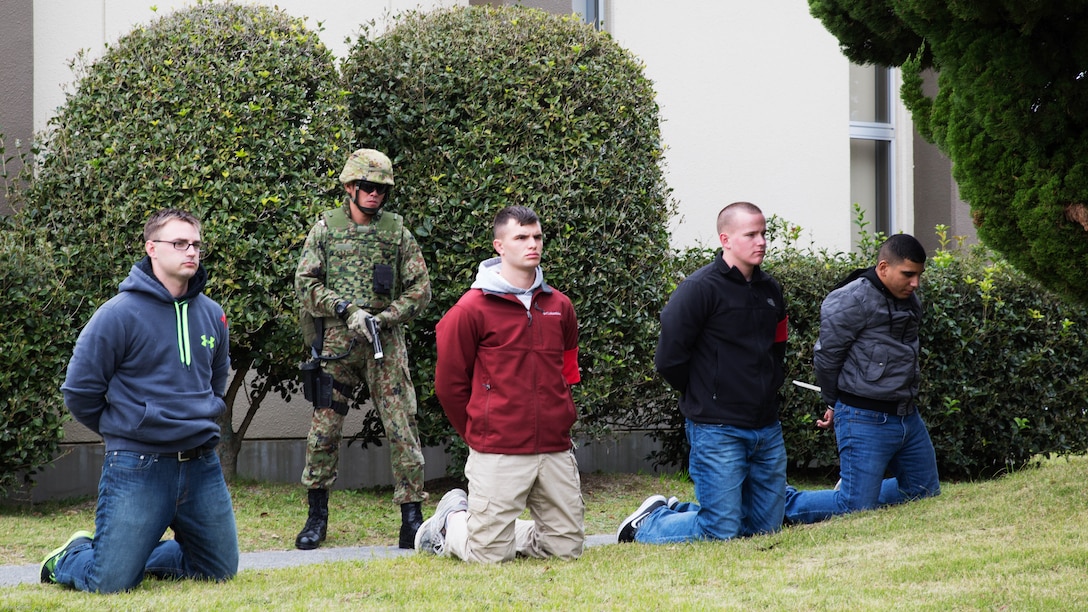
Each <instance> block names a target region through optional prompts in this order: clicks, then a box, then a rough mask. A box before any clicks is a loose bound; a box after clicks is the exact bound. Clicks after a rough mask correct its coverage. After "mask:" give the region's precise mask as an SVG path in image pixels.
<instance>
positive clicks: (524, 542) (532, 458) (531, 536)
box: [445, 450, 585, 563]
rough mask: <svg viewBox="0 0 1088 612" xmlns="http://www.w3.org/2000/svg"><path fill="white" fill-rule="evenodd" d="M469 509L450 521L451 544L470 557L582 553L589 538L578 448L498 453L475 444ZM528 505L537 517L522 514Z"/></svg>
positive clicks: (488, 559) (468, 471)
mask: <svg viewBox="0 0 1088 612" xmlns="http://www.w3.org/2000/svg"><path fill="white" fill-rule="evenodd" d="M465 475H466V476H467V477H468V487H469V495H468V511H467V512H454V513H453V514H450V515H449V517H448V519H447V521H446V547H445V550H446V552H447V553H448V554H452V555H454V556H456V557H458V558H460V559H464V560H465V561H475V562H479V563H495V562H499V561H509V560H511V559H513V558H514V557H515V556H516V555H520V556H523V557H535V558H544V557H559V558H561V559H577V558H578V557H579V556H581V554H582V548H583V545H584V543H585V503H584V502H583V501H582V484H581V478H580V477H579V476H578V462H577V461H576V460H575V458H574V452H573V451H565V452H560V453H547V454H542V455H495V454H488V453H478V452H476V451H473V450H470V451H469V456H468V462H467V463H466V464H465ZM526 508H528V509H529V513H530V515H531V516H532V519H533V520H521V519H518V516H520V515H521V513H522V511H524V510H525V509H526Z"/></svg>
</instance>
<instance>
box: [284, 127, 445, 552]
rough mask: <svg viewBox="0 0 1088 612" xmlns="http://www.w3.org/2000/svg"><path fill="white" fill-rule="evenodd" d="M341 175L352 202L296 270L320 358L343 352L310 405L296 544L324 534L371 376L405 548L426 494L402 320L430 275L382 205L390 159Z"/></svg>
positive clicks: (377, 158)
mask: <svg viewBox="0 0 1088 612" xmlns="http://www.w3.org/2000/svg"><path fill="white" fill-rule="evenodd" d="M340 182H341V183H342V184H343V185H344V190H345V191H346V198H345V200H346V201H345V202H344V205H343V206H342V207H341V208H337V209H334V210H330V211H326V212H325V213H324V214H322V215H321V217H320V218H319V219H318V221H317V224H316V225H314V227H313V228H312V229H311V230H310V233H309V235H308V236H307V237H306V244H305V246H304V247H303V249H302V257H301V259H300V261H299V264H298V270H297V271H296V273H295V289H296V291H297V292H298V296H299V300H300V301H301V303H302V309H303V311H304V314H308V315H310V316H312V317H314V318H315V319H318V318H320V319H322V320H323V321H324V336H323V338H324V346H323V348H322V356H324V357H330V356H338V355H344V354H346V356H344V357H343V358H341V359H332V360H322V361H321V364H322V368H323V370H324V373H326V374H329V375H331V377H332V381H333V382H332V388H333V392H332V401H331V405H329V406H320V405H318V406H315V408H314V416H313V423H312V424H311V425H310V434H309V438H308V440H307V447H306V469H305V470H304V471H303V473H302V484H303V485H305V486H306V487H307V488H308V490H309V491H308V495H309V506H310V512H309V517H308V519H307V521H306V525H305V527H304V528H303V529H302V532H301V533H299V534H298V538H297V539H296V540H295V546H296V547H297V548H300V549H304V550H309V549H313V548H317V547H318V546H320V545H321V542H322V541H324V539H325V533H326V530H327V527H328V494H329V488H330V487H332V485H333V483H334V482H335V481H336V473H337V463H338V461H339V455H340V442H341V439H342V435H343V426H344V417H345V415H347V412H348V403H349V402H350V400H351V397H352V396H353V394H354V390H355V388H356V387H357V386H358V385H359V384H360V383H361V382H366V385H367V387H368V388H369V390H370V398H371V401H372V402H373V403H374V406H375V407H376V408H377V409H378V413H379V414H380V415H381V419H382V424H383V425H384V426H385V433H386V437H387V438H388V440H389V446H390V454H391V460H392V465H393V477H394V480H395V483H396V484H395V491H394V494H393V501H394V503H397V504H400V507H401V529H400V547H401V548H412V547H413V545H414V538H415V532H416V530H417V529H418V528H419V525H420V523H422V521H423V514H422V511H421V507H420V502H422V501H423V499H424V498H425V495H426V494H425V493H424V491H423V453H422V451H421V449H420V444H419V433H418V431H417V428H416V419H415V415H416V396H415V389H414V387H413V386H412V379H411V376H410V374H409V372H408V353H407V350H406V349H405V344H404V331H403V329H402V325H403V324H404V323H405V322H407V321H409V320H411V319H412V318H413V317H415V316H416V315H418V314H419V313H420V312H422V311H423V309H424V308H426V306H427V303H428V302H430V300H431V281H430V277H429V276H428V274H427V265H426V263H424V261H423V254H422V252H421V251H420V249H419V245H418V244H417V243H416V241H415V239H414V238H413V237H412V234H411V232H409V231H408V230H407V229H406V228H405V227H404V224H403V220H402V219H401V217H400V216H399V215H397V214H395V213H392V212H389V211H384V210H382V204H383V203H384V202H385V199H386V197H387V196H388V193H389V190H390V188H391V187H392V186H393V166H392V164H391V163H390V161H389V158H388V157H386V156H385V155H384V154H383V153H381V152H379V151H375V150H373V149H360V150H358V151H355V152H354V153H352V154H351V157H349V158H348V161H347V164H345V166H344V171H343V172H342V173H341V174H340ZM367 319H371V323H374V322H376V323H377V324H378V325H377V329H378V330H379V337H380V340H381V343H382V348H383V350H384V358H382V359H376V358H375V356H374V351H373V349H372V345H371V332H370V331H369V330H368V328H367V325H366V323H367Z"/></svg>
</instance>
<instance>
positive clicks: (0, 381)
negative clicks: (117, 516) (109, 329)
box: [0, 216, 78, 498]
mask: <svg viewBox="0 0 1088 612" xmlns="http://www.w3.org/2000/svg"><path fill="white" fill-rule="evenodd" d="M15 225H16V224H15V223H14V220H13V219H12V218H11V217H3V216H0V261H3V262H4V263H3V265H0V295H3V296H4V307H3V308H0V329H3V330H4V333H3V334H2V335H0V498H2V497H4V496H5V494H12V493H15V492H16V491H17V490H19V489H20V488H22V487H23V486H26V485H29V484H31V482H32V479H33V476H34V474H35V473H36V472H37V471H38V470H39V469H40V468H41V467H42V466H44V465H46V464H48V463H49V462H50V461H52V460H53V457H54V456H55V454H56V453H57V450H58V445H59V443H60V440H61V438H62V437H63V435H64V422H65V421H67V420H68V418H69V417H68V412H67V411H66V410H65V409H64V404H63V401H62V400H61V395H60V379H61V378H60V377H61V374H62V373H63V371H64V367H65V365H67V363H68V357H69V349H68V347H69V344H68V343H67V342H65V339H66V338H67V337H68V336H69V335H70V334H71V333H73V326H72V313H73V312H74V311H75V310H76V308H75V305H74V304H73V303H72V302H71V296H70V295H69V294H68V293H67V292H65V291H64V286H65V283H66V281H67V279H69V278H70V276H71V275H72V274H73V273H78V271H77V270H73V269H59V268H57V267H56V266H54V265H53V253H54V252H55V251H56V250H57V249H58V247H57V246H56V245H54V244H50V243H48V242H46V241H45V240H43V239H41V238H40V236H39V235H38V234H35V233H33V232H19V231H18V228H17V227H16V226H15Z"/></svg>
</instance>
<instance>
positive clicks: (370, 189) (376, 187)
mask: <svg viewBox="0 0 1088 612" xmlns="http://www.w3.org/2000/svg"><path fill="white" fill-rule="evenodd" d="M355 186H356V187H357V188H359V189H362V190H363V191H365V192H366V193H374V192H375V191H377V192H378V195H385V194H387V193H389V185H383V184H381V183H371V182H370V181H355Z"/></svg>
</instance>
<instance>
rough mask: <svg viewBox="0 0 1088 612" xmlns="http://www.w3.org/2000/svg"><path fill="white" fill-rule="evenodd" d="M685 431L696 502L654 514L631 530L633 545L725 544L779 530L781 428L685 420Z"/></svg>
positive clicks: (783, 472)
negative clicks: (737, 538)
mask: <svg viewBox="0 0 1088 612" xmlns="http://www.w3.org/2000/svg"><path fill="white" fill-rule="evenodd" d="M685 429H686V431H687V437H688V444H690V445H691V453H690V455H689V461H688V463H689V466H688V470H689V473H690V475H691V479H692V480H693V481H694V482H695V497H696V499H698V502H697V503H683V504H679V505H677V507H676V509H675V510H670V509H668V508H659V509H657V510H655V511H654V512H653V513H652V514H650V516H648V517H646V519H645V520H644V521H643V523H642V525H641V526H640V527H639V529H638V531H636V532H635V541H636V542H646V543H650V544H665V543H671V542H689V541H693V540H728V539H730V538H734V537H737V536H749V535H754V534H757V533H772V532H775V531H778V530H779V529H781V528H782V513H783V508H784V504H785V491H786V445H785V443H784V442H783V440H782V424H781V423H777V422H776V423H775V424H774V425H769V426H767V427H764V428H762V429H744V428H740V427H733V426H731V425H708V424H702V423H695V422H693V421H691V420H688V421H687V422H686V423H685Z"/></svg>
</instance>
